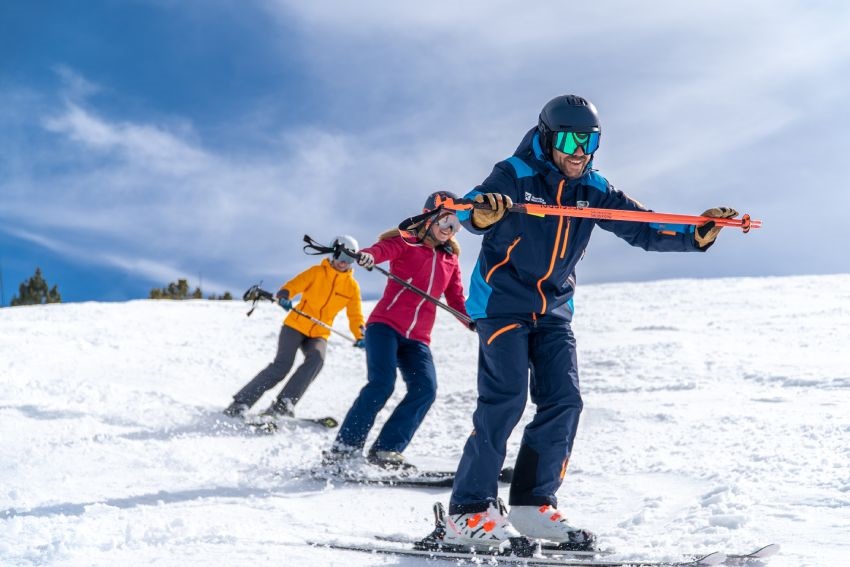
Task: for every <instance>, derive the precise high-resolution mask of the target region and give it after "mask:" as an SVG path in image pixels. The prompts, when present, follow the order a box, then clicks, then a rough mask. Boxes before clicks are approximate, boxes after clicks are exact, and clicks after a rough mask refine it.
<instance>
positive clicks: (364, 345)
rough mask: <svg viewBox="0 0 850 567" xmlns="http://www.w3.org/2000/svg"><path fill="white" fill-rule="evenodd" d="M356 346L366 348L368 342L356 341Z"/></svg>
mask: <svg viewBox="0 0 850 567" xmlns="http://www.w3.org/2000/svg"><path fill="white" fill-rule="evenodd" d="M354 346H355V347H356V348H366V341H365V340H363V339H357V340H356V341H354Z"/></svg>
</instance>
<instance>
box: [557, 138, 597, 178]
mask: <svg viewBox="0 0 850 567" xmlns="http://www.w3.org/2000/svg"><path fill="white" fill-rule="evenodd" d="M591 157H592V156H591V155H588V154H585V153H584V150H583V149H582V148H581V146H579V147H578V148H576V151H575V152H573V153H572V154H565V153H564V152H562V151H560V150H556V149H555V148H552V161H554V162H555V165H556V166H558V169H560V170H561V173H563V174H564V177H566V178H567V179H577V178H579V177H581V174H582V173H584V168H586V167H587V163H588V162H589V161H590V158H591Z"/></svg>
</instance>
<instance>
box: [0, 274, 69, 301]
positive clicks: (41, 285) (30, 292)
mask: <svg viewBox="0 0 850 567" xmlns="http://www.w3.org/2000/svg"><path fill="white" fill-rule="evenodd" d="M61 302H62V296H61V295H60V294H59V289H58V287H57V286H55V285H54V286H53V287H52V288H50V287H49V285H48V284H47V281H46V280H45V279H44V276H42V275H41V268H39V267H36V269H35V275H33V277H31V278H30V279H28V280H26V281H24V282H23V283H22V284H21V285H20V286H18V295H15V296H12V303H11V304H10V305H13V306H14V305H43V304H45V303H61Z"/></svg>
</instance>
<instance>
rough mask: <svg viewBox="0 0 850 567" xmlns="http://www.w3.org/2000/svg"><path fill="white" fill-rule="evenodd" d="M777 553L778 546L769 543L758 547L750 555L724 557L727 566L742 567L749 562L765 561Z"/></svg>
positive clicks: (741, 554) (735, 554)
mask: <svg viewBox="0 0 850 567" xmlns="http://www.w3.org/2000/svg"><path fill="white" fill-rule="evenodd" d="M777 553H779V544H776V543H771V544H768V545H765V546H764V547H760V548H758V549H756V550H755V551H753V552H751V553H740V554H738V553H732V554H729V555H727V556H726V564H727V565H742V564H745V563H749V562H750V561H756V560H759V559H767V558H768V557H772V556H774V555H776V554H777Z"/></svg>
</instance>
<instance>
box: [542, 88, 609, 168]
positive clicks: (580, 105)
mask: <svg viewBox="0 0 850 567" xmlns="http://www.w3.org/2000/svg"><path fill="white" fill-rule="evenodd" d="M537 132H538V133H539V134H540V148H541V149H542V150H543V153H544V155H546V157H547V158H549V159H551V158H552V143H553V140H554V139H555V136H556V134H557V133H559V132H575V133H580V134H589V135H590V136H588V137H587V138H586V139H583V140H580V145H582V146H583V148H584V150H585V153H587V154H592V153H593V152H595V151H596V149H597V148H598V147H599V137H600V135H601V133H602V127H601V126H600V125H599V115H598V114H597V112H596V107H595V106H593V103H591V102H590V101H588V100H587V99H585V98H582V97H580V96H577V95H561V96H556V97H555V98H553V99H552V100H550V101H549V102H547V103H546V106H544V107H543V110H541V111H540V118H539V119H538V121H537ZM570 141H571V142H572V140H570ZM559 149H560V148H559ZM562 151H563V150H562ZM565 153H572V152H565Z"/></svg>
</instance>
